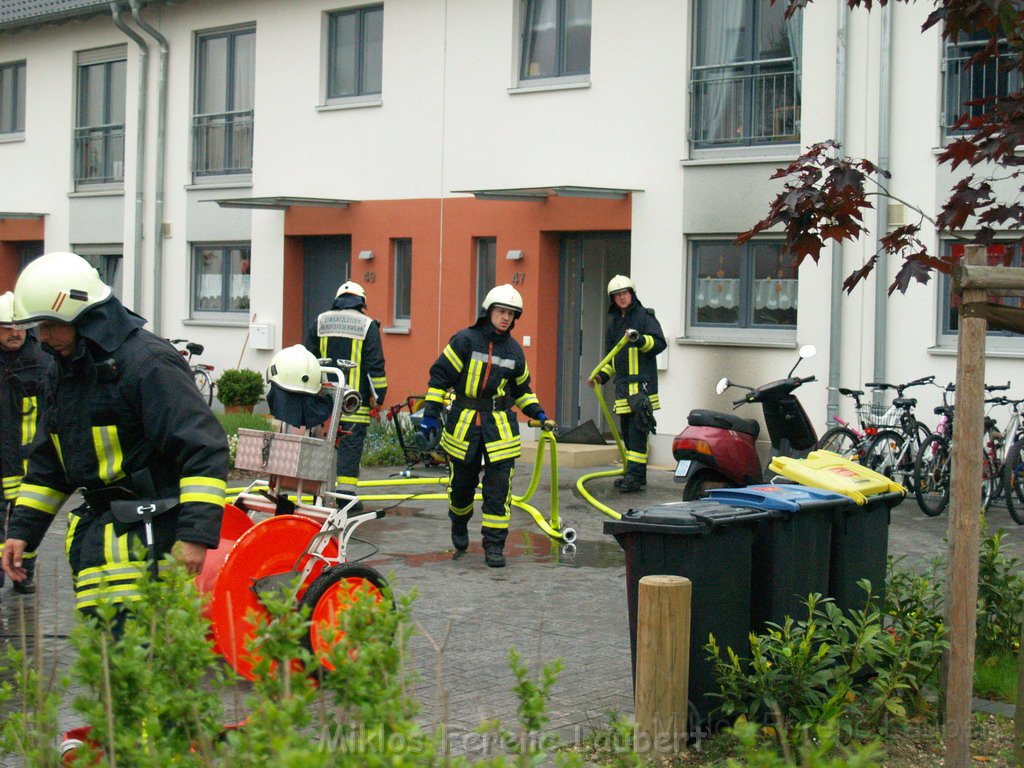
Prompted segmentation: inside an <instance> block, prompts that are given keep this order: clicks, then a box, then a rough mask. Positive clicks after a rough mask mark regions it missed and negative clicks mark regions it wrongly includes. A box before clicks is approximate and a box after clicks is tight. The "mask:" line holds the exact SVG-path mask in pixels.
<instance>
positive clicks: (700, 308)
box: [689, 240, 799, 339]
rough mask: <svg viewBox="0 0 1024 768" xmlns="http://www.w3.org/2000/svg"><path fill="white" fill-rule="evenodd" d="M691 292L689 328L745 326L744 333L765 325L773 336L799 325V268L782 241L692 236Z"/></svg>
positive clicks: (709, 332)
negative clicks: (740, 241)
mask: <svg viewBox="0 0 1024 768" xmlns="http://www.w3.org/2000/svg"><path fill="white" fill-rule="evenodd" d="M689 296H690V329H691V330H692V331H694V332H695V333H694V335H696V336H713V335H718V334H719V333H722V332H724V333H725V334H726V335H728V333H729V331H732V330H736V331H739V330H741V329H742V330H743V336H744V337H745V338H751V336H752V334H751V331H754V332H755V333H754V334H753V335H754V336H757V335H758V334H757V333H756V332H758V331H761V332H763V336H764V338H766V339H770V338H778V336H779V334H780V332H785V333H786V334H787V335H792V332H793V331H795V330H796V319H797V299H798V296H799V283H798V280H797V271H796V268H795V267H794V266H793V257H792V256H789V255H788V254H786V253H784V252H783V250H782V243H781V242H779V241H772V240H754V241H751V242H749V243H746V244H744V245H733V243H732V242H731V241H729V240H700V241H696V242H694V243H693V246H692V262H691V268H690V287H689Z"/></svg>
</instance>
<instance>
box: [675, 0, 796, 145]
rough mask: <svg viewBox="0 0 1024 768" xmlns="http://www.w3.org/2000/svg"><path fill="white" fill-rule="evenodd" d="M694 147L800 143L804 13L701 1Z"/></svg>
mask: <svg viewBox="0 0 1024 768" xmlns="http://www.w3.org/2000/svg"><path fill="white" fill-rule="evenodd" d="M695 8H696V19H695V23H694V44H693V50H694V59H693V69H692V71H691V78H690V79H691V83H690V86H691V87H690V92H691V94H692V96H691V98H692V103H691V105H690V121H691V124H690V140H691V143H692V145H693V147H694V148H695V149H707V148H717V147H735V146H752V145H764V144H793V143H797V142H799V141H800V72H801V65H800V60H801V55H802V54H801V51H802V29H803V27H802V23H803V14H802V13H799V12H798V13H796V14H794V15H793V17H792V18H791V19H789V20H788V21H787V20H786V19H785V17H784V12H785V9H786V3H774V4H773V3H768V2H764V0H696V3H695Z"/></svg>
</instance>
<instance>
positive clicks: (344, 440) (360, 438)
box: [338, 421, 369, 487]
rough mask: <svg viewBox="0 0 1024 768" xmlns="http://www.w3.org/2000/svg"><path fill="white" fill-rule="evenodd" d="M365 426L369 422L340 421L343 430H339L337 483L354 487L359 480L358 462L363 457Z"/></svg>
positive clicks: (367, 425)
mask: <svg viewBox="0 0 1024 768" xmlns="http://www.w3.org/2000/svg"><path fill="white" fill-rule="evenodd" d="M367 427H369V424H362V423H359V422H354V421H343V422H341V429H343V430H345V431H344V432H341V435H340V438H341V439H340V440H338V485H346V486H347V485H351V486H353V487H354V486H355V484H356V483H357V482H359V462H360V461H362V458H363V444H364V443H365V442H366V430H367ZM346 432H347V433H348V434H346Z"/></svg>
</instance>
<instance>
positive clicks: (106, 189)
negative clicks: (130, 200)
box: [68, 184, 124, 197]
mask: <svg viewBox="0 0 1024 768" xmlns="http://www.w3.org/2000/svg"><path fill="white" fill-rule="evenodd" d="M68 197H124V185H123V184H118V185H116V186H114V185H107V184H103V185H99V184H97V185H96V188H95V189H79V190H75V191H74V192H68Z"/></svg>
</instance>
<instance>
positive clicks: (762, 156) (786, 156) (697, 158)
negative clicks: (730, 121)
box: [679, 144, 800, 168]
mask: <svg viewBox="0 0 1024 768" xmlns="http://www.w3.org/2000/svg"><path fill="white" fill-rule="evenodd" d="M799 156H800V145H799V144H779V145H776V146H759V147H737V148H731V149H698V150H694V152H693V154H692V156H691V157H689V158H683V159H682V160H680V161H679V164H680V165H681V166H683V167H684V168H686V167H688V166H700V165H740V164H754V163H778V162H780V161H783V162H793V161H794V160H796V159H797V158H798V157H799Z"/></svg>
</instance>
